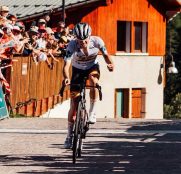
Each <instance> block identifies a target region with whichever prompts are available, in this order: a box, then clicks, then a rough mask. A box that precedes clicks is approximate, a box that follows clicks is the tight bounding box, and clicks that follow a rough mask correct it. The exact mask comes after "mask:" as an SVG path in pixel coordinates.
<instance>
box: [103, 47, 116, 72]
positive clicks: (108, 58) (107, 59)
mask: <svg viewBox="0 0 181 174" xmlns="http://www.w3.org/2000/svg"><path fill="white" fill-rule="evenodd" d="M100 51H101V53H102V55H103V57H104V60H105V62H106V63H107V68H108V69H109V71H113V70H114V64H113V60H112V58H111V56H110V55H109V54H108V52H107V50H106V47H105V46H103V47H101V48H100Z"/></svg>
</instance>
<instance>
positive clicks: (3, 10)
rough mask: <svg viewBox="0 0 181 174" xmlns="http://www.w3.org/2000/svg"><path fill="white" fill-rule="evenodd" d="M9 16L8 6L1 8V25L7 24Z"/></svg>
mask: <svg viewBox="0 0 181 174" xmlns="http://www.w3.org/2000/svg"><path fill="white" fill-rule="evenodd" d="M8 14H9V7H7V6H4V5H3V6H0V25H2V24H4V23H5V22H7V21H8V20H7V16H8Z"/></svg>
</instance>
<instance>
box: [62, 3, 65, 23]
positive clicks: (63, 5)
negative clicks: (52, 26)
mask: <svg viewBox="0 0 181 174" xmlns="http://www.w3.org/2000/svg"><path fill="white" fill-rule="evenodd" d="M62 13H63V22H64V23H65V0H62Z"/></svg>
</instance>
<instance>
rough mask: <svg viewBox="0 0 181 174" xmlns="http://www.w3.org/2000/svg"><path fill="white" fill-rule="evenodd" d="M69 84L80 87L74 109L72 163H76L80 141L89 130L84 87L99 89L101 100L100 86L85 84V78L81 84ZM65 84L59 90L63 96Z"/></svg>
mask: <svg viewBox="0 0 181 174" xmlns="http://www.w3.org/2000/svg"><path fill="white" fill-rule="evenodd" d="M71 86H79V87H80V95H79V96H78V105H77V109H76V119H75V123H74V128H73V147H72V150H73V156H72V157H73V163H74V164H75V163H76V159H77V157H81V153H82V142H83V139H85V137H86V132H87V131H88V130H89V123H88V122H87V120H88V113H87V110H86V99H85V93H86V87H88V88H97V89H98V91H99V98H100V100H102V92H101V86H99V85H98V84H96V86H89V85H86V78H85V79H84V80H83V83H82V84H71ZM64 88H65V86H63V85H62V88H61V90H60V95H61V96H63V91H64Z"/></svg>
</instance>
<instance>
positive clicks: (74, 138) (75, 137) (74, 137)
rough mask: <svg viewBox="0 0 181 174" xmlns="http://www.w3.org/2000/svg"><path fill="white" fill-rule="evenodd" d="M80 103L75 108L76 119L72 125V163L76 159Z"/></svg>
mask: <svg viewBox="0 0 181 174" xmlns="http://www.w3.org/2000/svg"><path fill="white" fill-rule="evenodd" d="M80 107H81V106H80V103H79V104H78V109H77V114H76V121H75V125H74V134H73V135H74V136H73V146H72V150H73V155H72V157H73V163H74V164H75V163H76V159H77V157H78V145H79V143H78V141H79V139H80V130H79V129H80V113H81V111H80Z"/></svg>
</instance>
